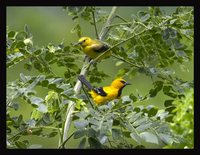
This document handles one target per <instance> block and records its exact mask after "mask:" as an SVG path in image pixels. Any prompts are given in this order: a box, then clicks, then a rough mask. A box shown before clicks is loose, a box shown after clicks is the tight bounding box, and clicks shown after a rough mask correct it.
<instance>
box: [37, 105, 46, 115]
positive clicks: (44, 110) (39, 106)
mask: <svg viewBox="0 0 200 155" xmlns="http://www.w3.org/2000/svg"><path fill="white" fill-rule="evenodd" d="M37 110H38V111H40V112H42V113H46V112H47V111H48V109H47V106H46V105H44V104H41V103H40V104H39V105H38V108H37Z"/></svg>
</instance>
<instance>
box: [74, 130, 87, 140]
mask: <svg viewBox="0 0 200 155" xmlns="http://www.w3.org/2000/svg"><path fill="white" fill-rule="evenodd" d="M85 135H86V130H85V129H81V130H77V131H75V132H74V139H78V138H81V137H83V136H85Z"/></svg>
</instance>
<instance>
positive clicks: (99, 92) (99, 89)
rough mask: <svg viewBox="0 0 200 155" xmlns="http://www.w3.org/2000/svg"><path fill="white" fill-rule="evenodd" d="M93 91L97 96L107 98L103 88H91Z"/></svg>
mask: <svg viewBox="0 0 200 155" xmlns="http://www.w3.org/2000/svg"><path fill="white" fill-rule="evenodd" d="M93 90H94V91H95V92H96V93H97V94H99V95H101V96H104V97H105V96H107V93H106V92H105V91H104V90H103V87H99V88H93Z"/></svg>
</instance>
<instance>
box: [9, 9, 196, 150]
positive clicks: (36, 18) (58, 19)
mask: <svg viewBox="0 0 200 155" xmlns="http://www.w3.org/2000/svg"><path fill="white" fill-rule="evenodd" d="M100 8H101V9H102V10H104V11H107V12H108V13H109V11H110V10H111V7H100ZM147 9H148V7H119V9H118V11H117V12H118V14H120V15H121V16H123V17H124V18H126V19H127V20H131V16H132V15H136V13H137V12H138V11H142V10H147ZM161 9H162V10H164V11H165V12H166V13H167V14H171V13H173V11H174V10H175V9H176V7H161ZM71 18H72V17H71V16H68V14H67V12H66V11H64V10H63V8H62V7H7V27H8V30H14V31H22V30H23V28H24V25H25V24H27V25H28V26H29V28H30V30H31V33H32V34H33V43H34V46H36V47H43V46H46V45H47V44H49V43H52V44H55V45H57V44H59V43H61V42H64V44H65V45H70V44H71V43H74V42H77V40H78V37H77V35H76V34H75V33H71V29H72V28H73V27H74V26H75V24H76V23H74V21H73V20H72V19H71ZM80 25H81V28H82V32H83V35H84V36H90V37H92V38H94V37H95V31H94V27H93V26H92V25H90V24H89V23H87V22H85V21H83V20H80ZM101 26H102V25H97V27H98V32H100V30H101ZM83 56H84V55H83ZM116 62H117V61H116V60H113V58H112V57H111V58H109V59H106V60H103V61H102V62H101V63H99V64H98V67H99V70H103V71H104V72H105V73H106V74H108V75H109V76H110V77H109V78H108V79H106V80H105V81H104V82H103V83H101V84H96V85H98V86H100V85H107V84H109V83H110V82H111V81H112V80H113V78H114V77H115V76H116V73H117V71H118V70H119V69H120V67H121V66H119V67H116V66H115V63H116ZM81 64H82V62H80V65H81ZM184 65H185V71H183V70H182V69H181V68H182V67H183V66H179V65H177V64H174V66H172V67H173V68H174V69H175V75H176V76H177V77H180V78H182V79H183V80H186V81H191V80H193V79H194V77H193V74H194V72H193V68H194V66H193V60H192V61H190V62H187V63H184ZM108 66H109V67H108ZM53 71H54V72H55V73H56V74H57V75H59V76H61V77H64V72H65V68H64V67H63V68H62V67H57V66H53ZM20 73H24V74H25V75H37V74H39V72H38V71H36V70H32V71H31V72H30V71H27V70H25V69H24V67H23V62H21V63H19V64H17V65H15V66H14V67H12V68H10V69H8V70H7V81H13V80H15V79H17V78H19V74H20ZM125 79H126V80H127V81H129V82H130V83H132V85H131V86H128V87H126V88H125V89H124V90H123V94H122V95H129V94H130V93H133V94H135V95H137V94H140V95H146V94H147V93H148V91H149V90H150V89H151V88H152V87H153V86H152V79H150V77H147V76H145V75H144V74H136V76H135V77H133V78H132V79H128V77H125ZM36 91H38V92H37V95H38V96H40V97H45V95H47V91H46V90H43V89H41V88H36ZM167 98H168V97H167V96H165V95H163V94H162V93H161V92H160V93H159V94H158V95H157V96H156V98H153V99H151V100H149V101H148V103H146V102H143V103H140V104H144V105H149V104H153V105H156V106H158V107H160V108H162V107H163V103H164V101H165V100H166V99H167ZM18 102H21V100H18ZM30 112H31V106H30V105H28V104H24V103H23V102H21V103H20V110H19V111H17V112H15V111H13V112H12V114H13V115H18V114H19V113H23V115H24V116H25V117H24V119H25V120H26V119H29V117H30ZM30 139H31V141H32V142H33V144H42V145H43V147H44V148H52V147H56V146H57V144H58V137H54V138H50V139H49V140H48V141H47V140H46V139H45V138H41V137H36V136H30ZM78 142H79V139H78V140H71V141H70V143H69V145H68V147H71V148H76V147H77V144H78Z"/></svg>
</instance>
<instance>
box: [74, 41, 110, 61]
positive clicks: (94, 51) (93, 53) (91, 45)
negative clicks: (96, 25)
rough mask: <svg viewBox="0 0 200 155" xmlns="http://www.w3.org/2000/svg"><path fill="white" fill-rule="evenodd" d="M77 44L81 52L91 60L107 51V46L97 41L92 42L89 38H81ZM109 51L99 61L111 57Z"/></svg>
mask: <svg viewBox="0 0 200 155" xmlns="http://www.w3.org/2000/svg"><path fill="white" fill-rule="evenodd" d="M77 44H80V45H81V47H82V50H83V52H84V53H85V54H86V55H87V56H89V57H90V58H91V59H95V58H96V57H98V56H99V55H100V54H102V53H103V52H105V51H106V50H107V49H109V46H108V45H106V44H105V43H102V42H100V41H98V40H93V39H91V38H89V37H81V38H80V39H79V41H78V43H77ZM111 53H112V52H111V51H109V52H108V53H106V54H105V55H104V56H102V57H101V58H100V59H99V60H101V59H103V58H105V57H108V56H110V55H111Z"/></svg>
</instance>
